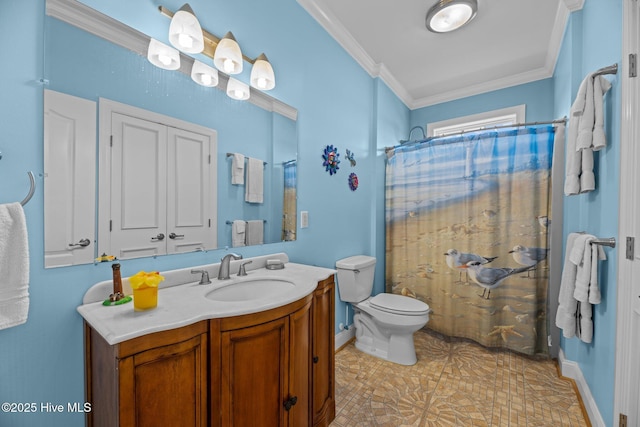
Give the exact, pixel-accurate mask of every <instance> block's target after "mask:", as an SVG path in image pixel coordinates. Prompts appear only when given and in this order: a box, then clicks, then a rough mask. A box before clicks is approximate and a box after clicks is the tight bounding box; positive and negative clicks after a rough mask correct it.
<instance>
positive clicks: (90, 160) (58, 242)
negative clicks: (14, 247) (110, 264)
mask: <svg viewBox="0 0 640 427" xmlns="http://www.w3.org/2000/svg"><path fill="white" fill-rule="evenodd" d="M95 129H96V103H95V102H93V101H89V100H87V99H82V98H78V97H75V96H70V95H66V94H63V93H59V92H54V91H51V90H45V91H44V166H45V170H44V172H45V173H44V175H45V183H44V212H45V216H44V229H45V236H44V246H45V248H44V252H45V256H44V258H45V267H47V268H48V267H61V266H68V265H77V264H88V263H91V262H93V258H94V252H95V245H94V242H95V216H96V210H95V195H96V190H95V183H96V161H95V159H96V135H95ZM81 241H82V244H79V243H80V242H81Z"/></svg>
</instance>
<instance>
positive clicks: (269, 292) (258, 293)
mask: <svg viewBox="0 0 640 427" xmlns="http://www.w3.org/2000/svg"><path fill="white" fill-rule="evenodd" d="M295 286H296V285H294V284H293V283H292V282H288V281H286V280H279V279H251V280H243V281H240V282H235V283H230V284H229V285H226V286H224V287H222V288H218V289H215V290H213V291H211V292H209V293H208V294H207V295H206V297H207V298H209V299H210V300H213V301H226V302H229V301H252V300H257V299H264V298H273V297H274V296H277V295H281V294H285V293H287V292H289V291H291V290H293V288H295Z"/></svg>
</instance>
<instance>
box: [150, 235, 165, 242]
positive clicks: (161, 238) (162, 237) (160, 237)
mask: <svg viewBox="0 0 640 427" xmlns="http://www.w3.org/2000/svg"><path fill="white" fill-rule="evenodd" d="M151 240H153V241H156V240H164V234H162V233H158V235H157V236H156V237H152V238H151Z"/></svg>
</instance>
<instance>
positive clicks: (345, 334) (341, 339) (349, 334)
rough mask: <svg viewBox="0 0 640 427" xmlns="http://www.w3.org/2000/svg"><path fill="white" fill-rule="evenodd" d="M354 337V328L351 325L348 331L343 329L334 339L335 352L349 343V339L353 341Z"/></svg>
mask: <svg viewBox="0 0 640 427" xmlns="http://www.w3.org/2000/svg"><path fill="white" fill-rule="evenodd" d="M355 336H356V328H355V327H354V326H353V325H351V326H350V327H349V329H345V330H344V331H342V332H340V333H337V334H336V338H335V343H336V344H335V345H336V350H338V349H339V348H340V347H342V346H343V345H345V344H346V343H348V342H349V341H351V339H353V337H355Z"/></svg>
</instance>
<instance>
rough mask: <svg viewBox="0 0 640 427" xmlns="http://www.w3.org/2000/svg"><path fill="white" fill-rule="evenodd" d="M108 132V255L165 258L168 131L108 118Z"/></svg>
mask: <svg viewBox="0 0 640 427" xmlns="http://www.w3.org/2000/svg"><path fill="white" fill-rule="evenodd" d="M111 131H112V147H111V253H110V255H116V256H117V257H118V258H120V259H127V258H137V257H142V256H152V255H161V254H164V253H166V239H167V236H166V232H167V231H166V230H167V225H166V218H167V216H166V206H167V200H166V198H167V196H166V195H167V191H166V190H167V170H166V165H167V157H166V155H167V127H166V126H163V125H160V124H158V123H154V122H150V121H147V120H142V119H138V118H134V117H130V116H126V115H122V114H118V113H113V115H112V121H111Z"/></svg>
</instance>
